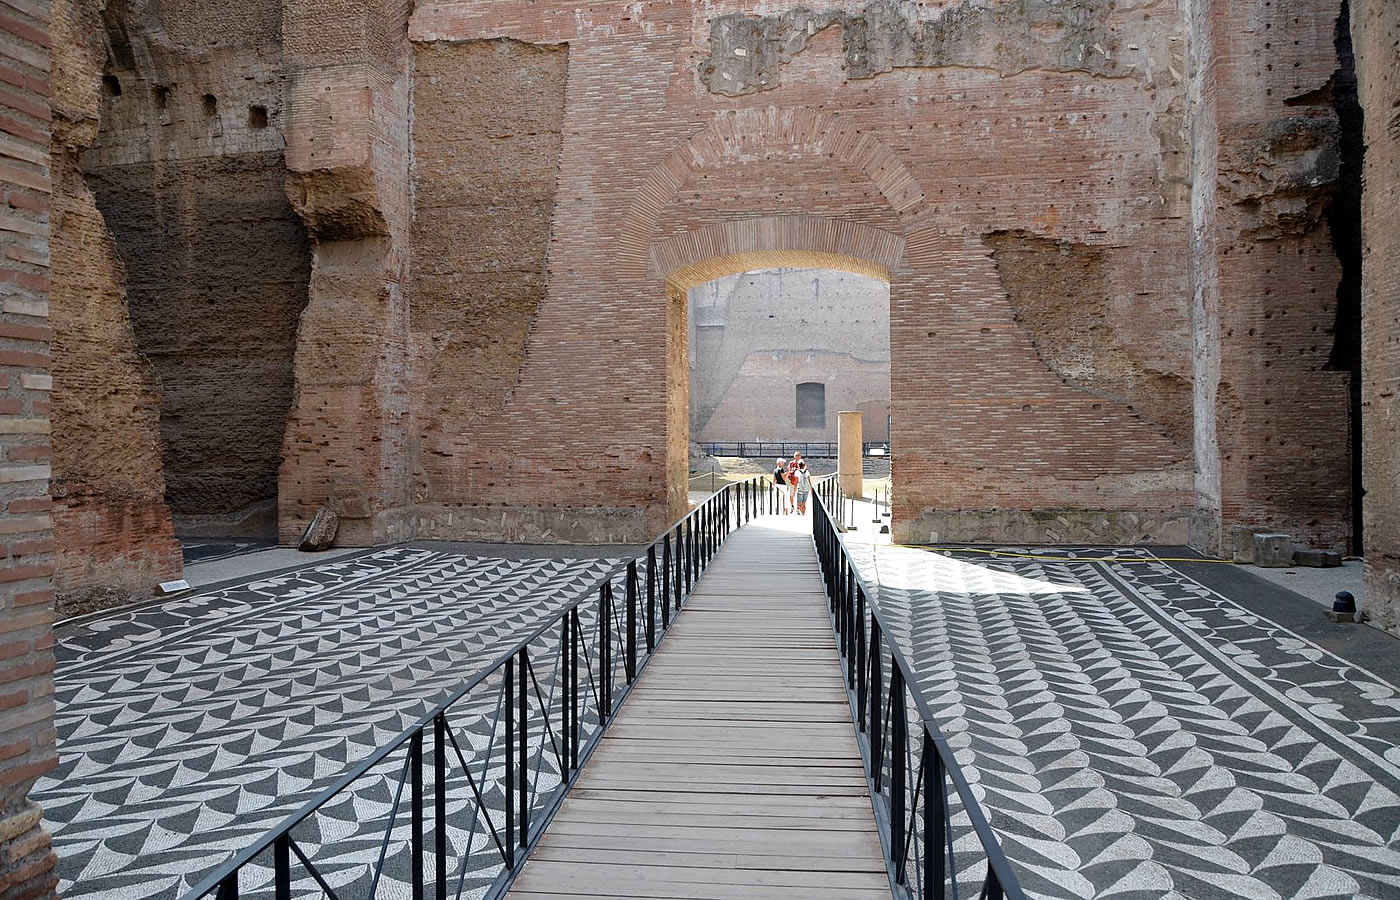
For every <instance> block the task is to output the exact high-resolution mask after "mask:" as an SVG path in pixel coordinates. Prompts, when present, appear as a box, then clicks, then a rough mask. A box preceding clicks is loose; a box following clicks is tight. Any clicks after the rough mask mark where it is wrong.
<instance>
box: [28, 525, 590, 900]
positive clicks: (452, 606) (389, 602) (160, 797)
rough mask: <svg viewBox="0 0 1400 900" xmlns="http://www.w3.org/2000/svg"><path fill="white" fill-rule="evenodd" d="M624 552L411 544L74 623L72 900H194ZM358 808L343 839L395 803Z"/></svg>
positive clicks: (363, 799) (67, 830)
mask: <svg viewBox="0 0 1400 900" xmlns="http://www.w3.org/2000/svg"><path fill="white" fill-rule="evenodd" d="M616 563H617V560H607V559H586V560H572V559H525V560H504V559H497V558H482V557H468V556H462V555H458V554H452V553H442V552H435V551H431V550H424V549H415V548H410V547H396V548H391V549H386V550H382V551H376V552H373V553H368V554H364V555H359V556H356V557H353V558H345V559H341V560H336V561H331V562H328V563H326V564H324V565H320V566H314V567H308V568H304V569H299V570H296V571H294V572H290V573H284V574H281V575H276V576H271V577H267V578H263V579H260V580H256V581H253V582H250V583H247V584H243V585H239V586H237V587H232V588H227V589H223V590H218V591H213V592H209V593H205V594H201V595H198V596H194V597H190V598H187V599H182V600H176V601H171V602H169V603H166V604H163V605H160V606H152V607H145V608H142V609H137V610H134V611H130V612H126V613H121V614H116V615H113V616H110V617H107V618H103V619H101V620H98V621H93V622H89V623H86V624H84V625H82V626H81V627H75V628H74V629H70V630H69V631H68V633H66V634H63V633H61V634H60V635H59V636H58V637H59V643H58V645H57V646H56V648H55V653H56V655H57V657H58V671H57V675H56V679H55V697H56V701H57V712H56V716H55V722H56V725H57V729H58V740H59V747H60V766H59V768H58V770H57V771H55V772H54V773H52V774H51V775H50V776H48V777H46V778H44V779H42V780H41V781H40V783H39V784H38V785H37V786H36V787H35V790H34V796H35V797H36V799H38V800H39V802H40V803H42V804H43V807H44V814H45V818H46V821H47V824H48V827H49V828H50V829H52V831H53V833H54V844H55V847H56V849H57V851H58V855H59V873H60V879H61V880H60V884H59V890H60V892H61V893H62V894H63V895H64V896H65V897H69V898H77V897H85V898H111V900H118V898H120V900H131V898H137V897H140V898H147V897H149V898H174V897H178V896H180V895H181V894H183V893H184V891H185V890H186V889H187V888H188V887H189V886H190V885H192V884H194V883H195V882H197V881H198V880H199V879H200V878H201V877H202V876H203V875H204V874H206V873H207V872H208V871H209V870H210V869H212V868H214V867H215V866H217V865H218V864H220V863H222V862H223V861H224V860H225V859H227V858H228V857H229V856H230V855H231V854H232V853H233V852H234V851H236V850H239V849H242V848H243V847H244V846H246V845H247V844H248V843H250V842H251V841H252V840H253V839H255V838H257V837H259V836H261V835H262V834H263V833H264V832H266V831H267V830H269V829H270V828H271V827H273V826H274V825H276V824H277V823H278V822H279V821H281V820H282V819H283V818H284V817H285V816H286V815H287V814H288V813H290V812H292V811H293V810H295V809H297V808H298V807H300V806H301V805H302V804H304V803H305V802H306V801H307V800H308V799H309V798H310V797H312V796H314V795H315V794H316V793H318V792H319V791H321V790H323V789H324V788H325V787H326V786H327V785H328V784H329V783H330V782H331V781H333V780H334V778H335V777H336V776H337V775H339V774H341V773H342V772H344V771H345V770H346V769H347V768H348V767H349V766H351V765H353V764H354V763H356V762H357V761H359V760H361V759H364V758H365V757H366V756H368V755H369V754H370V753H371V752H372V751H373V750H374V749H375V748H376V747H378V746H380V745H381V744H383V743H385V742H387V741H389V740H390V739H392V738H394V737H396V736H397V735H398V734H399V733H401V732H402V731H403V730H404V729H406V728H407V727H408V726H410V725H411V724H413V723H414V722H415V721H416V720H417V719H418V718H419V717H420V716H421V715H422V714H423V713H424V712H425V711H426V710H427V709H429V708H431V707H432V706H433V705H434V703H435V702H436V701H437V700H439V699H440V698H441V697H443V696H444V695H445V694H446V693H448V692H449V691H451V690H452V689H453V688H456V687H458V686H460V685H461V684H462V683H463V682H465V681H467V680H468V679H469V678H470V677H471V676H472V675H473V674H474V673H475V672H477V671H478V670H479V669H480V668H482V667H484V666H485V665H487V664H489V663H490V662H491V661H493V660H494V659H495V657H496V656H497V655H498V654H499V652H500V651H501V650H502V649H504V648H506V647H508V646H509V645H510V644H511V643H513V642H514V640H516V639H518V638H519V637H520V636H522V635H523V633H524V632H526V631H528V630H529V629H530V628H531V627H532V626H534V625H536V624H538V623H539V622H540V620H542V619H543V618H546V617H547V616H548V615H549V614H550V613H551V612H553V611H555V610H558V609H559V608H560V607H562V606H564V605H566V604H567V603H568V602H570V601H571V600H573V599H574V598H575V597H577V596H578V595H579V594H580V593H582V592H583V591H584V590H585V589H587V588H588V587H590V586H591V585H593V584H595V583H596V581H597V579H598V578H599V577H600V576H601V575H602V574H603V573H604V572H606V571H607V570H608V569H610V568H612V567H613V566H615V565H616ZM464 739H465V738H464ZM347 802H349V803H353V806H354V808H353V809H351V810H350V811H349V813H348V815H347V816H346V817H345V819H344V821H345V822H347V823H348V824H346V827H345V829H342V830H341V831H340V832H336V833H329V834H327V835H325V836H324V838H325V839H327V840H331V841H332V842H333V844H334V843H335V842H339V843H340V844H343V845H345V846H350V845H352V844H353V842H354V834H353V831H354V829H355V828H356V827H358V826H359V825H360V824H361V823H364V822H369V821H370V820H372V819H373V818H374V815H375V814H376V811H382V809H381V808H382V807H383V806H384V804H383V802H382V798H376V797H375V796H373V793H372V792H370V793H366V794H361V795H358V796H356V797H355V798H353V800H347ZM376 840H377V839H376ZM394 893H396V891H394V890H393V888H392V886H390V885H382V886H381V892H380V896H382V897H388V896H392V895H393V894H394Z"/></svg>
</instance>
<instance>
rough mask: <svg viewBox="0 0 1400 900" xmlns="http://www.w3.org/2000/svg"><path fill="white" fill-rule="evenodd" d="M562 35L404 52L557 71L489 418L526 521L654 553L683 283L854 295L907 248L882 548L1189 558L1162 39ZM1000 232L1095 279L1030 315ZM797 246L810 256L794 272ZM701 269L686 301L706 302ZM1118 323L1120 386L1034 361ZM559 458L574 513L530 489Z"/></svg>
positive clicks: (1080, 24)
mask: <svg viewBox="0 0 1400 900" xmlns="http://www.w3.org/2000/svg"><path fill="white" fill-rule="evenodd" d="M565 6H566V4H561V3H536V4H493V5H491V6H489V7H484V6H481V5H479V4H473V3H468V2H451V0H448V2H441V3H435V4H432V5H421V6H419V7H418V8H417V9H416V11H415V13H414V15H413V17H412V19H411V23H410V29H411V36H412V37H413V39H414V40H416V41H418V42H420V43H422V44H430V43H436V42H442V41H458V40H478V39H494V38H501V37H509V38H513V39H516V40H519V41H526V42H531V43H540V44H557V43H567V44H568V46H569V72H568V87H567V102H566V105H565V109H564V140H563V148H562V153H561V160H560V166H559V176H558V185H557V201H556V204H555V206H554V218H553V227H552V237H551V242H550V246H549V256H548V269H547V272H548V278H549V281H548V286H547V289H546V294H545V297H544V300H543V301H542V302H541V303H540V304H539V307H538V309H537V310H536V311H535V313H534V325H533V326H532V330H531V332H530V337H529V342H528V344H527V349H526V356H525V364H524V366H523V367H522V373H521V377H520V379H519V381H518V382H517V384H516V386H515V389H514V391H513V392H512V394H511V396H510V398H509V401H508V405H507V407H506V413H507V415H509V416H511V417H512V418H513V420H514V421H516V422H528V423H529V428H530V431H531V441H530V442H529V444H528V445H525V446H519V447H515V446H512V450H513V452H512V453H511V454H510V459H511V461H512V462H511V464H512V466H513V467H514V471H516V472H520V473H529V475H528V477H531V478H534V479H536V480H537V481H538V482H539V483H540V484H541V485H542V487H540V488H539V489H538V494H539V495H540V496H541V497H542V498H544V497H548V499H549V500H552V501H553V500H556V498H557V499H558V501H562V502H565V503H570V504H572V505H573V507H574V509H573V511H572V515H573V516H574V518H588V517H595V518H597V519H599V520H600V522H601V521H605V520H607V515H605V514H604V513H603V512H601V511H600V512H597V513H593V512H589V508H597V507H603V508H606V507H611V508H612V509H613V510H617V508H618V507H621V506H632V505H635V506H636V507H638V508H639V509H640V510H641V511H642V513H643V518H641V519H639V520H638V521H639V523H640V524H642V525H643V526H644V527H642V528H639V529H638V531H646V530H650V529H651V528H652V527H654V526H659V525H660V524H661V523H662V520H663V519H664V517H665V515H666V514H667V511H668V507H667V506H666V505H665V504H664V503H663V501H669V500H670V499H671V498H670V497H669V495H668V493H667V490H666V486H665V485H664V484H662V483H659V482H657V483H650V482H649V481H648V480H647V479H649V478H650V475H649V473H651V472H656V471H669V470H670V469H671V468H672V465H671V460H670V456H671V454H672V452H673V451H672V449H671V448H672V447H673V446H674V444H675V442H674V440H673V438H674V436H675V435H677V434H682V435H683V434H685V433H686V432H687V431H688V427H687V426H688V422H687V418H688V417H687V416H685V415H684V413H682V414H681V415H680V416H677V415H676V412H675V410H674V404H672V403H670V402H669V398H668V388H667V379H666V369H665V366H664V363H665V362H666V356H665V354H664V349H663V348H664V347H665V346H666V341H667V339H668V334H667V330H666V328H665V325H666V322H667V319H666V317H664V316H663V315H662V311H663V309H664V308H665V307H664V302H665V298H666V297H667V295H668V291H669V289H668V287H667V285H666V282H667V280H668V278H672V279H674V278H677V277H679V278H680V280H681V281H684V280H685V278H684V277H681V276H677V271H678V270H677V266H676V264H675V261H676V260H679V259H681V258H686V259H690V260H692V261H694V262H697V263H698V262H701V261H703V260H706V259H709V260H717V259H719V258H721V257H725V256H726V255H727V256H729V257H738V256H742V255H743V254H752V253H757V252H767V251H773V252H781V251H792V250H803V251H816V252H822V253H832V254H835V255H838V256H840V257H842V258H843V259H844V260H845V261H846V263H847V267H849V266H850V265H861V264H867V263H872V262H873V261H874V256H875V255H878V254H877V253H876V249H878V248H880V247H886V246H890V245H893V244H898V245H899V247H900V250H899V254H898V256H897V258H895V259H893V260H892V261H891V263H890V264H889V265H886V264H885V263H883V262H881V263H879V265H881V266H885V267H886V268H888V269H889V270H890V276H889V277H890V280H891V292H892V297H891V324H890V336H891V395H892V403H893V418H894V429H895V434H894V435H893V436H892V440H893V442H894V443H895V444H896V445H897V446H899V447H900V448H901V449H900V456H899V464H898V466H897V468H896V472H895V479H896V481H897V482H898V483H899V485H900V489H899V491H898V492H897V494H896V496H897V498H898V500H897V502H898V504H899V508H897V509H896V511H895V513H896V522H897V525H898V526H899V527H900V528H901V529H902V531H901V534H900V535H898V536H899V537H900V538H901V539H910V538H919V539H927V538H928V536H929V533H930V532H931V531H932V530H933V526H932V525H931V524H930V523H931V522H933V518H929V519H928V521H923V520H924V519H925V518H926V517H934V518H936V519H937V522H938V530H940V531H941V533H942V535H943V537H945V538H947V539H953V538H956V537H957V536H958V534H959V526H958V524H957V523H958V522H959V521H963V522H966V523H967V524H968V525H969V528H973V529H980V528H981V525H980V523H981V522H982V521H983V520H984V519H985V517H986V516H987V515H988V514H997V515H1000V514H1002V513H1003V512H1004V513H1005V517H1009V518H1011V519H1014V520H1016V521H1017V522H1019V523H1020V525H1018V528H1020V529H1021V530H1020V531H1018V533H1021V534H1027V535H1035V534H1039V535H1040V536H1041V537H1049V534H1050V532H1049V530H1047V528H1046V527H1043V526H1042V525H1041V524H1040V522H1039V520H1037V519H1035V518H1034V517H1032V516H1031V512H1032V511H1033V510H1040V509H1054V510H1070V511H1074V514H1073V515H1071V516H1067V520H1068V521H1069V522H1070V525H1068V526H1063V525H1061V526H1057V527H1056V530H1057V532H1058V533H1060V534H1061V535H1062V536H1063V537H1064V539H1067V540H1072V539H1074V538H1075V536H1076V535H1079V536H1088V535H1094V536H1100V535H1106V536H1116V537H1120V538H1123V539H1141V538H1144V537H1147V538H1149V539H1157V540H1164V541H1173V540H1184V539H1185V537H1186V521H1187V518H1188V517H1189V511H1190V508H1191V505H1192V499H1191V498H1192V495H1191V458H1190V457H1191V450H1190V440H1189V435H1187V434H1185V433H1184V429H1183V427H1182V420H1183V418H1185V412H1184V410H1185V409H1186V408H1187V404H1186V403H1185V402H1184V399H1183V391H1182V387H1181V382H1182V380H1183V379H1184V378H1186V377H1188V376H1189V373H1190V371H1191V355H1190V333H1191V321H1190V315H1189V305H1188V293H1187V284H1188V282H1187V272H1186V257H1187V252H1188V240H1187V237H1188V226H1189V220H1188V213H1189V206H1188V203H1187V194H1186V187H1185V184H1186V162H1185V160H1186V153H1185V150H1186V146H1185V136H1186V131H1185V119H1184V106H1185V86H1184V83H1183V81H1182V78H1183V73H1185V71H1186V65H1185V43H1184V33H1183V28H1182V23H1181V20H1180V18H1179V16H1178V15H1177V14H1176V11H1175V9H1173V8H1168V7H1167V6H1165V5H1155V6H1148V7H1142V6H1141V5H1138V4H1133V5H1132V6H1133V8H1132V9H1127V8H1124V7H1123V5H1122V4H1117V5H1115V4H1111V3H1108V2H1085V3H1080V4H1076V7H1075V13H1074V15H1073V16H1069V17H1064V16H1061V15H1060V13H1061V7H1060V6H1058V5H1054V6H1052V5H1049V4H1043V3H1037V2H1031V0H1019V2H1012V3H1006V4H998V5H997V6H996V7H994V8H986V7H982V6H980V5H976V4H970V3H969V4H946V5H940V8H928V7H913V6H907V5H899V6H897V5H895V4H892V3H882V2H873V3H870V4H865V5H861V6H854V5H848V6H843V7H841V8H840V9H818V10H816V11H815V12H808V11H807V10H805V9H804V8H799V7H798V6H797V5H796V4H790V5H787V4H780V5H778V6H776V7H771V6H770V7H765V8H764V9H763V11H762V14H756V13H755V12H754V11H753V10H752V9H751V8H749V7H745V6H741V5H738V4H732V3H721V4H719V5H717V6H712V7H708V8H706V9H704V10H700V9H692V8H689V7H678V6H675V5H671V4H664V3H650V4H642V5H640V6H637V5H635V4H632V5H627V6H624V5H622V4H615V5H604V6H602V7H594V8H593V9H592V11H591V13H590V15H589V16H587V17H576V16H573V15H572V14H567V15H566V14H564V13H565V12H566V10H565ZM955 21H956V22H957V23H958V25H957V27H956V28H954V27H951V26H952V23H953V22H955ZM1027 34H1030V35H1032V36H1033V37H1032V38H1031V39H1029V40H1027V39H1026V35H1027ZM1008 46H1014V47H1015V48H1016V51H1017V52H1016V53H1008V52H1006V48H1007V47H1008ZM784 222H796V223H797V224H794V225H792V227H791V228H788V226H787V225H784V224H783V223H784ZM822 223H839V224H832V225H831V227H830V228H827V227H826V226H825V225H824V224H822ZM857 226H859V227H861V228H864V229H867V231H861V232H860V236H859V237H857V236H856V232H855V231H854V230H853V229H856V228H857ZM999 233H1009V234H1016V235H1020V236H1023V237H1024V238H1025V240H1026V241H1027V242H1028V243H1027V244H1026V245H1025V246H1026V247H1028V248H1030V250H1031V251H1033V252H1040V253H1043V254H1044V255H1045V256H1047V257H1049V258H1050V263H1051V264H1054V263H1056V262H1057V261H1058V260H1059V257H1060V250H1059V248H1060V246H1061V245H1062V244H1064V245H1066V246H1071V247H1083V248H1086V249H1087V250H1089V251H1091V252H1094V253H1096V254H1097V257H1096V259H1097V262H1096V265H1097V266H1098V268H1097V270H1096V278H1097V283H1098V285H1100V286H1101V290H1102V296H1100V297H1097V298H1095V303H1094V304H1092V305H1090V306H1089V307H1088V308H1081V304H1078V303H1076V302H1075V300H1074V299H1062V300H1060V301H1058V303H1059V306H1060V308H1059V309H1058V310H1055V311H1053V312H1052V314H1049V315H1046V316H1041V317H1039V318H1037V317H1036V316H1032V315H1026V314H1024V313H1025V311H1026V310H1028V309H1030V308H1031V305H1032V304H1031V302H1030V301H1031V300H1033V299H1034V298H1027V297H1026V296H1025V293H1024V291H1021V293H1020V294H1018V296H1017V297H1016V298H1013V297H1012V295H1011V292H1010V290H1009V288H1010V287H1011V284H1012V282H1014V281H1015V276H1014V274H1008V273H1007V272H1006V271H1005V268H1006V265H1009V263H1007V262H1006V261H1005V260H1003V261H1002V263H1001V264H999V262H998V261H996V260H994V259H993V252H994V250H995V248H994V246H992V245H991V244H990V243H988V241H989V239H990V236H992V235H995V234H999ZM872 234H873V235H875V236H874V237H870V235H872ZM804 235H805V236H807V237H811V238H812V242H811V243H809V244H805V245H801V246H799V245H797V244H794V243H793V241H794V240H801V239H805V238H804V237H803V236H804ZM867 238H868V240H867ZM1037 241H1038V242H1039V243H1036V242H1037ZM682 245H684V247H688V248H690V249H688V250H687V249H684V248H683V246H682ZM692 250H693V253H692ZM673 251H674V252H673ZM881 252H883V251H881ZM688 254H689V255H688ZM748 262H749V260H744V261H742V262H736V263H735V265H734V266H733V268H731V269H730V270H729V271H730V272H737V271H743V270H744V269H745V268H750V267H751V266H749V265H748ZM716 268H718V269H719V270H720V271H713V270H712V271H710V272H708V273H707V274H709V275H710V276H711V277H714V276H715V275H722V274H727V273H726V272H724V271H722V270H723V268H724V266H723V265H721V264H717V265H716ZM682 286H686V287H688V286H689V285H684V284H683V285H682ZM1017 287H1018V288H1019V287H1020V285H1017ZM1022 301H1025V302H1022ZM1110 316H1112V317H1117V318H1115V319H1114V324H1115V326H1116V329H1115V332H1114V335H1113V337H1112V338H1105V339H1104V342H1103V344H1104V346H1103V347H1101V348H1100V349H1101V351H1102V353H1103V354H1104V355H1106V356H1112V355H1113V347H1118V348H1128V350H1127V351H1124V352H1122V353H1119V355H1118V357H1115V359H1118V360H1119V361H1121V362H1122V365H1121V366H1120V368H1121V369H1122V375H1121V377H1119V378H1118V380H1117V381H1115V383H1114V385H1106V384H1103V383H1093V384H1091V383H1087V382H1084V381H1083V380H1082V379H1081V380H1079V381H1077V382H1076V381H1075V380H1072V379H1070V378H1067V377H1066V376H1064V375H1063V374H1062V373H1061V372H1060V371H1059V370H1058V369H1057V368H1056V366H1057V365H1063V364H1064V360H1063V359H1060V358H1058V357H1056V355H1055V354H1056V350H1055V348H1056V346H1062V345H1063V342H1064V341H1065V340H1066V338H1065V335H1070V336H1071V339H1072V336H1073V335H1076V334H1080V333H1088V332H1090V331H1092V330H1093V329H1094V326H1095V323H1096V322H1101V321H1102V320H1104V319H1105V318H1106V317H1110ZM1045 323H1053V327H1051V326H1049V325H1047V324H1045ZM1057 341H1059V342H1061V343H1060V344H1059V345H1057V344H1056V342H1057ZM1157 373H1161V381H1162V382H1163V383H1164V384H1165V388H1164V389H1163V390H1162V391H1160V392H1161V393H1164V394H1165V395H1166V397H1165V399H1163V400H1162V401H1161V402H1157V403H1148V402H1144V403H1141V404H1139V402H1138V398H1139V397H1140V396H1141V397H1146V398H1147V399H1148V400H1155V398H1156V392H1158V389H1157V388H1154V387H1152V386H1151V381H1152V379H1153V378H1155V377H1157ZM1120 386H1122V389H1121V390H1120V389H1119V387H1120ZM603 422H606V423H607V427H606V429H605V432H604V433H599V431H598V424H599V423H603ZM681 446H682V447H683V445H681ZM560 454H562V456H563V457H564V458H566V459H567V460H569V461H570V463H571V464H572V466H571V470H572V471H573V472H576V473H577V480H576V481H574V482H573V483H569V481H568V477H569V476H568V475H567V474H562V473H561V474H558V475H556V474H555V471H554V470H553V469H552V468H551V466H550V464H549V462H548V460H549V458H550V457H553V456H557V455H560ZM561 479H562V480H563V481H564V490H563V491H562V492H559V493H556V488H555V485H557V484H559V483H560V480H561ZM561 517H562V516H561ZM1105 522H1106V523H1108V524H1107V525H1103V524H1102V523H1105ZM950 523H951V524H950ZM603 529H604V526H603V525H600V526H599V531H600V533H601V531H602V530H603ZM969 533H970V532H969Z"/></svg>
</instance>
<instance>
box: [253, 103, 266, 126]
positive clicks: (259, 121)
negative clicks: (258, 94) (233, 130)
mask: <svg viewBox="0 0 1400 900" xmlns="http://www.w3.org/2000/svg"><path fill="white" fill-rule="evenodd" d="M248 124H249V125H251V126H252V127H254V128H266V127H267V107H266V106H250V107H248Z"/></svg>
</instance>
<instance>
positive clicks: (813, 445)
mask: <svg viewBox="0 0 1400 900" xmlns="http://www.w3.org/2000/svg"><path fill="white" fill-rule="evenodd" d="M700 448H701V449H702V450H704V451H705V452H706V453H708V454H709V455H710V456H734V457H742V458H745V459H769V460H771V459H777V458H779V457H782V458H783V459H791V458H792V455H793V453H801V454H802V455H803V456H806V457H808V458H809V459H835V458H836V450H837V445H836V443H835V442H834V441H712V442H710V443H702V444H701V445H700ZM861 454H862V455H864V456H875V457H881V456H883V457H888V456H889V455H890V445H889V443H888V442H886V441H866V442H865V443H863V444H862V445H861Z"/></svg>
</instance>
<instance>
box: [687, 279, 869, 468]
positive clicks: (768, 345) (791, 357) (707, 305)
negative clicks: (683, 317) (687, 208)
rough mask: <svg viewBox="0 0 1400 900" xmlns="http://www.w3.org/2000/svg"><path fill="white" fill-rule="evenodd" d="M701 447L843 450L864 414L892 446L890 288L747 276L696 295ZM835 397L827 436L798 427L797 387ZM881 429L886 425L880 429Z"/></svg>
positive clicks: (693, 326)
mask: <svg viewBox="0 0 1400 900" xmlns="http://www.w3.org/2000/svg"><path fill="white" fill-rule="evenodd" d="M689 304H690V403H691V415H690V431H691V438H692V440H697V441H734V440H810V441H834V440H836V413H837V412H838V411H840V410H853V409H864V410H866V411H869V412H870V413H871V415H869V416H868V417H867V418H869V419H871V420H872V421H867V422H866V427H865V435H866V440H872V441H874V440H885V439H886V437H887V435H888V430H887V428H886V419H885V417H884V413H882V412H880V411H881V410H883V411H884V412H887V411H888V406H889V396H890V286H889V285H888V284H887V283H885V282H883V281H880V280H878V279H875V278H867V277H865V276H862V275H855V274H851V273H847V272H838V271H834V270H830V269H776V270H764V271H758V272H744V273H742V274H739V275H732V276H729V277H726V278H720V279H716V280H714V281H710V282H707V283H705V284H702V285H700V286H698V287H694V288H691V289H690V299H689ZM803 382H816V383H818V384H822V385H824V386H825V388H826V425H825V427H824V428H799V427H798V426H797V394H796V386H797V385H798V384H800V383H803ZM874 419H878V420H879V421H873V420H874Z"/></svg>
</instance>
